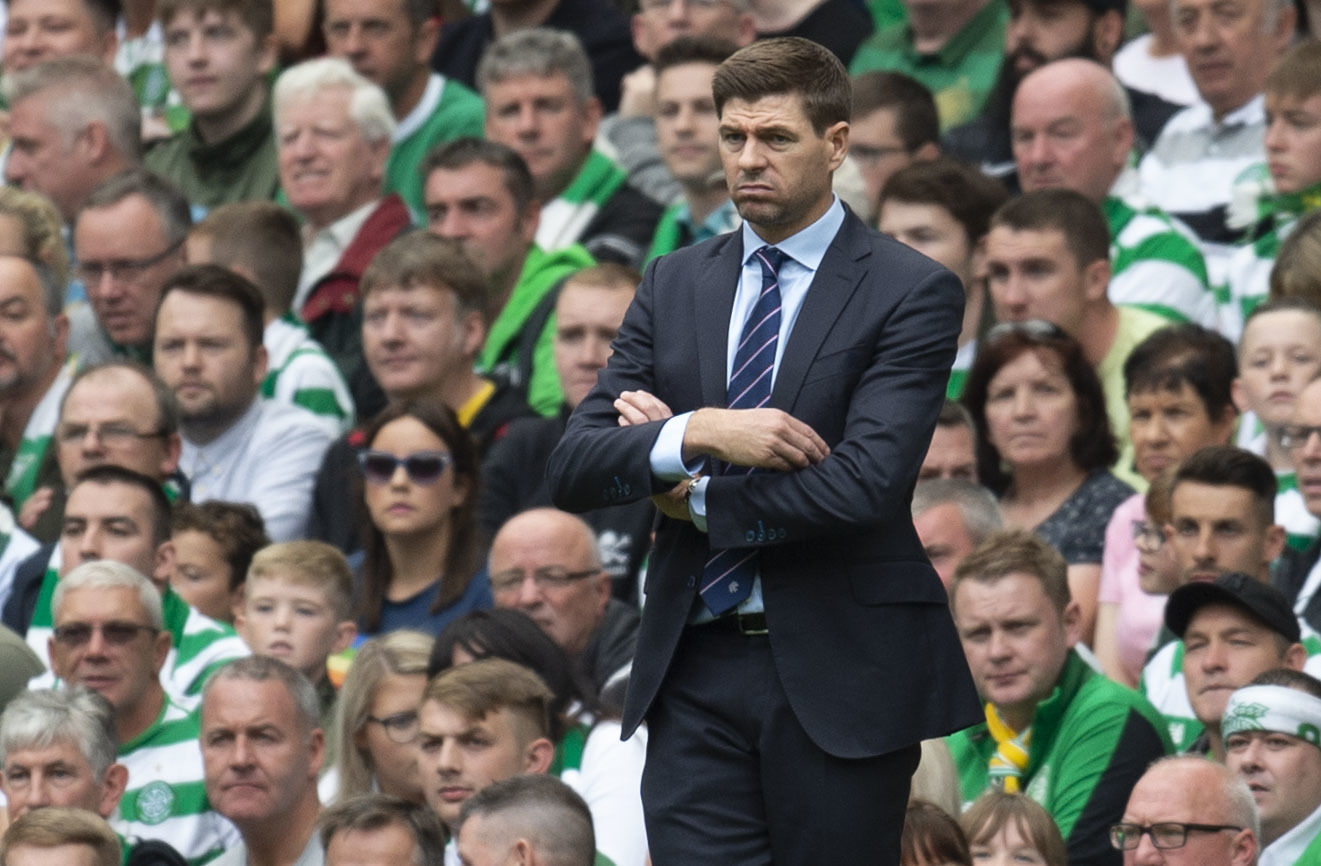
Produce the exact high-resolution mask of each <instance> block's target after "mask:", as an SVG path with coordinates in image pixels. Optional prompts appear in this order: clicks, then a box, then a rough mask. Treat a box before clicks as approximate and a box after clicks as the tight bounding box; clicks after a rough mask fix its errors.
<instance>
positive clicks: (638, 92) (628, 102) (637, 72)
mask: <svg viewBox="0 0 1321 866" xmlns="http://www.w3.org/2000/svg"><path fill="white" fill-rule="evenodd" d="M655 113H656V70H655V69H653V68H652V66H651V64H650V63H644V64H642V65H641V66H639V67H638V68H637V69H634V70H633V71H632V72H630V73H628V74H627V75H625V76H624V77H623V78H622V79H620V82H619V116H620V117H651V116H652V115H653V114H655Z"/></svg>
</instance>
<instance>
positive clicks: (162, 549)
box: [151, 541, 177, 592]
mask: <svg viewBox="0 0 1321 866" xmlns="http://www.w3.org/2000/svg"><path fill="white" fill-rule="evenodd" d="M176 558H177V553H176V551H175V549H174V542H173V541H162V542H161V543H160V544H159V545H158V546H157V547H156V563H155V568H154V569H153V570H152V573H151V582H152V583H154V584H156V588H157V589H158V590H160V591H161V592H165V587H167V586H169V585H170V577H171V575H173V574H174V562H175V559H176Z"/></svg>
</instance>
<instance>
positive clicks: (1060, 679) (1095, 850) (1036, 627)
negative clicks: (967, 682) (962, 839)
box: [950, 532, 1170, 864]
mask: <svg viewBox="0 0 1321 866" xmlns="http://www.w3.org/2000/svg"><path fill="white" fill-rule="evenodd" d="M950 599H951V605H952V609H953V614H954V620H955V623H956V624H957V626H958V630H959V635H960V636H961V637H962V639H963V646H964V652H965V653H966V654H967V656H968V664H969V667H971V668H972V672H973V679H974V680H975V681H976V683H977V687H978V691H979V692H980V693H981V695H982V697H983V698H985V700H986V702H987V704H986V719H987V721H986V723H985V724H979V725H976V726H974V727H972V728H968V729H966V730H964V731H960V732H959V733H956V734H954V735H953V737H951V739H950V751H951V752H953V754H954V761H955V764H956V765H957V766H958V768H959V776H960V778H961V780H962V787H963V796H964V799H965V800H971V799H974V798H976V797H977V796H979V795H980V794H982V793H983V792H985V791H986V790H987V789H988V788H990V787H992V786H995V787H998V788H1000V789H1002V790H1004V791H1006V792H1009V793H1017V792H1019V791H1033V792H1041V794H1040V796H1041V797H1042V800H1043V802H1042V805H1043V806H1045V808H1046V810H1047V811H1048V812H1049V813H1050V814H1051V817H1053V818H1054V819H1055V822H1056V824H1058V825H1059V829H1060V833H1061V835H1063V837H1064V839H1065V841H1066V842H1067V845H1068V855H1069V858H1068V859H1069V862H1070V863H1074V864H1087V863H1109V862H1111V861H1112V859H1113V857H1112V856H1111V855H1110V854H1109V849H1108V845H1107V842H1106V833H1107V830H1108V828H1109V825H1110V824H1111V823H1112V822H1114V821H1115V820H1117V819H1118V817H1119V815H1120V814H1121V813H1122V811H1123V803H1122V801H1123V798H1124V796H1125V794H1126V792H1127V791H1128V790H1129V786H1130V785H1131V784H1132V782H1133V781H1135V780H1136V779H1137V778H1138V777H1139V776H1140V775H1141V774H1142V771H1143V769H1144V768H1145V767H1146V765H1147V764H1148V763H1150V761H1151V760H1152V759H1154V758H1157V757H1159V756H1161V755H1163V754H1167V753H1168V752H1169V751H1170V743H1169V740H1168V738H1167V737H1166V734H1165V730H1164V725H1163V724H1162V721H1161V718H1160V715H1159V714H1158V713H1157V712H1156V710H1155V708H1154V707H1152V706H1151V705H1150V704H1149V703H1147V701H1146V700H1145V699H1143V698H1142V696H1140V695H1138V694H1137V693H1136V692H1133V691H1132V690H1130V689H1126V688H1124V687H1123V686H1120V685H1117V684H1115V683H1113V682H1111V681H1110V680H1108V679H1106V678H1105V677H1103V676H1101V675H1100V674H1098V673H1096V672H1095V671H1094V670H1093V669H1092V668H1091V667H1089V666H1088V665H1087V663H1086V662H1084V661H1083V660H1082V659H1081V657H1079V656H1078V654H1077V653H1076V652H1074V651H1073V649H1072V647H1073V645H1074V644H1075V643H1076V642H1077V640H1078V637H1079V634H1080V630H1079V624H1080V618H1079V609H1078V605H1077V603H1076V602H1073V601H1071V600H1070V598H1069V586H1068V580H1067V577H1066V567H1065V563H1064V559H1063V558H1062V557H1061V556H1060V555H1059V554H1058V553H1056V552H1055V551H1054V550H1053V549H1052V548H1051V547H1050V546H1049V545H1048V544H1046V543H1045V542H1044V541H1041V540H1040V539H1038V538H1036V537H1035V536H1032V535H1028V534H1026V533H1023V532H1002V533H996V534H994V535H992V536H991V537H990V538H988V539H987V541H986V542H985V543H984V544H983V545H982V546H981V547H980V548H978V549H977V550H976V551H974V552H973V553H972V555H970V556H969V557H968V558H967V559H965V560H963V562H962V563H961V564H960V565H959V568H958V570H957V571H955V573H954V588H953V591H952V593H951V596H950Z"/></svg>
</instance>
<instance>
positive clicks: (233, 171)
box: [143, 0, 280, 208]
mask: <svg viewBox="0 0 1321 866" xmlns="http://www.w3.org/2000/svg"><path fill="white" fill-rule="evenodd" d="M273 6H274V0H242V2H221V0H160V3H159V5H158V7H157V10H156V11H157V16H158V20H159V21H160V26H161V28H162V30H163V31H164V36H165V68H166V70H167V71H168V72H169V76H170V81H171V82H172V83H173V86H174V88H175V89H176V90H177V91H178V94H179V98H180V99H181V100H182V102H183V106H184V107H185V108H186V109H187V110H188V114H189V116H190V117H191V119H190V120H189V122H188V126H187V128H185V129H184V130H183V131H182V132H180V133H177V134H176V135H173V136H171V137H170V138H168V139H165V140H163V141H157V142H155V143H154V144H153V145H152V147H151V148H150V149H149V150H148V151H147V155H146V156H145V157H144V159H143V161H144V162H145V163H146V165H147V167H148V168H150V169H151V170H152V171H154V172H156V173H157V174H159V175H161V176H162V177H166V178H169V179H170V181H171V182H172V183H174V185H175V186H177V187H178V188H179V189H180V191H182V192H183V194H184V195H185V196H187V197H188V200H189V201H190V202H192V203H193V204H194V205H198V206H201V207H203V208H212V207H215V206H216V205H219V204H223V203H225V202H231V201H243V200H245V199H271V198H274V197H275V194H276V192H277V191H278V190H279V188H280V178H279V171H278V169H277V166H276V157H275V134H274V130H273V128H272V125H271V105H270V100H269V98H268V97H269V94H268V93H267V81H268V80H269V79H270V73H271V70H272V69H274V68H275V63H276V44H275V34H274V33H273V32H272V26H273V17H274V9H273Z"/></svg>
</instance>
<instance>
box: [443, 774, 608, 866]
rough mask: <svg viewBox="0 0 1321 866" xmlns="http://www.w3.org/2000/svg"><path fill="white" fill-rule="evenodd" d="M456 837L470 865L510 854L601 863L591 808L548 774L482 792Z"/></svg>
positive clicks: (555, 862)
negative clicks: (589, 809) (597, 851)
mask: <svg viewBox="0 0 1321 866" xmlns="http://www.w3.org/2000/svg"><path fill="white" fill-rule="evenodd" d="M456 835H457V839H458V852H459V856H460V857H461V858H463V860H464V861H465V862H471V863H497V862H502V861H501V858H502V857H503V858H505V860H507V859H508V858H509V856H510V855H513V856H514V857H515V858H516V859H517V860H518V861H519V862H525V863H545V864H546V866H591V864H593V863H597V862H599V859H598V857H597V854H596V839H595V836H594V834H593V832H592V815H591V813H590V812H588V811H587V804H586V803H584V802H583V799H582V797H579V796H578V795H577V794H576V793H574V791H573V789H572V788H570V787H569V786H568V785H565V784H564V783H563V782H561V781H559V780H558V779H554V778H549V777H546V776H535V775H526V776H513V777H511V778H508V779H504V780H502V781H498V782H495V783H494V784H492V785H489V786H487V787H486V788H483V789H482V790H481V791H478V792H477V793H476V794H474V795H473V796H472V797H471V798H469V799H468V800H467V801H466V802H465V803H464V804H463V810H462V811H461V812H460V814H459V822H458V825H457V833H456ZM501 852H504V853H503V854H501Z"/></svg>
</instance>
